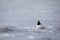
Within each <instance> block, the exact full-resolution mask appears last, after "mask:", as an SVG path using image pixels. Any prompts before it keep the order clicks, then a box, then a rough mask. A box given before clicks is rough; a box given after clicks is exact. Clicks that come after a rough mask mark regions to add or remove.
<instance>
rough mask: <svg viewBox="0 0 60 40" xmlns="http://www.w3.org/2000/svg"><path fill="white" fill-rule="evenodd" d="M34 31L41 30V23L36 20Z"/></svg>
mask: <svg viewBox="0 0 60 40" xmlns="http://www.w3.org/2000/svg"><path fill="white" fill-rule="evenodd" d="M35 28H36V29H40V28H41V22H40V21H39V20H38V21H37V24H36V26H35Z"/></svg>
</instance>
